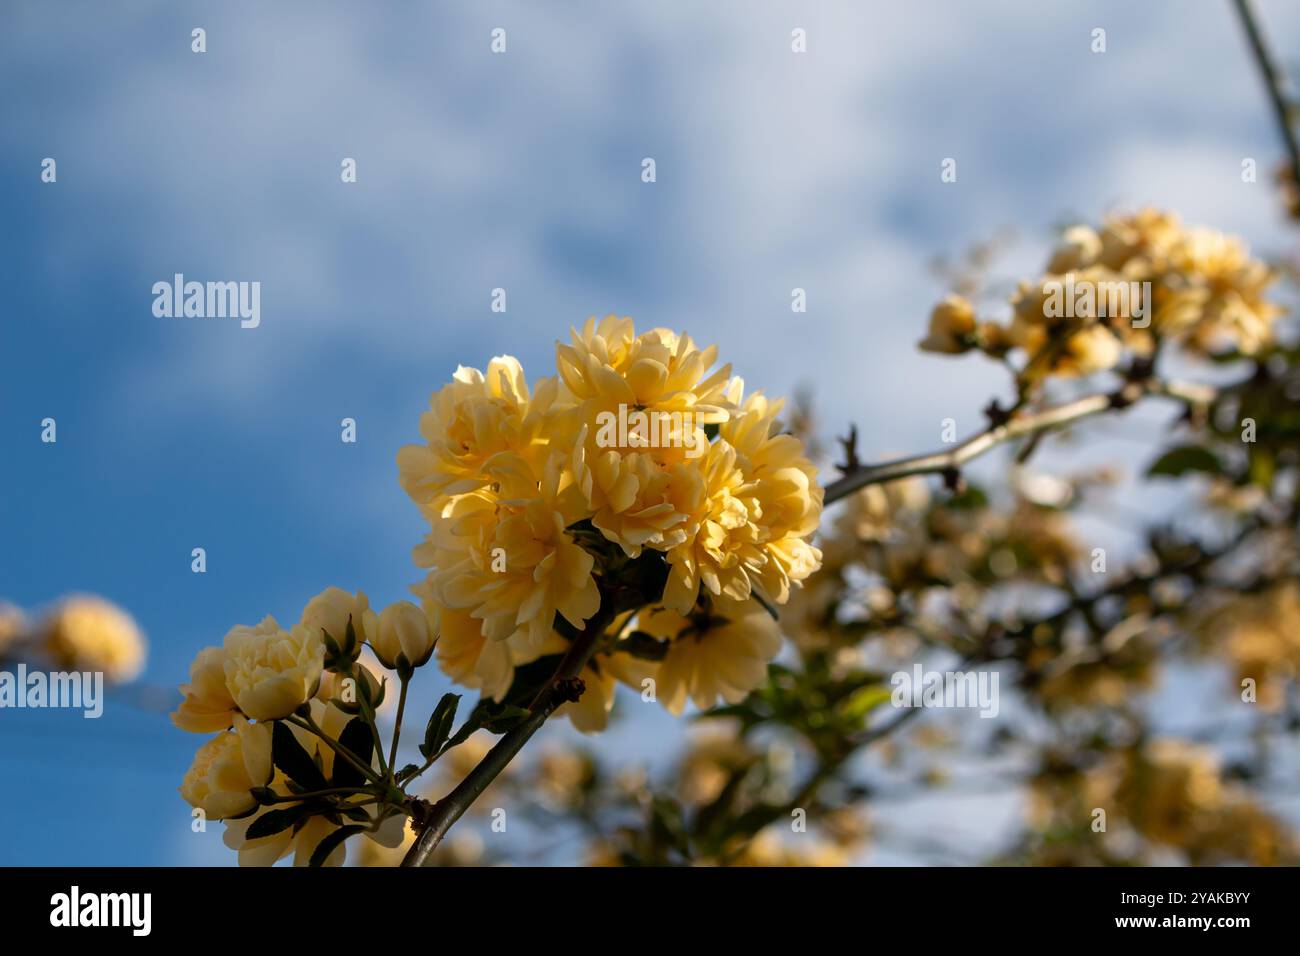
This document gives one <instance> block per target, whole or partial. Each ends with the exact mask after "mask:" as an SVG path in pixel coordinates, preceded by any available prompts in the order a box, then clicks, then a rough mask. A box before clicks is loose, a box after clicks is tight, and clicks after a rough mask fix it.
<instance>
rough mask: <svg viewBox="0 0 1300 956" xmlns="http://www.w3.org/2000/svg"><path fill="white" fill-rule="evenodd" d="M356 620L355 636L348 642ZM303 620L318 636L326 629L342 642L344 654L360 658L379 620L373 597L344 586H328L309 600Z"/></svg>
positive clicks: (338, 642)
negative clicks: (349, 590)
mask: <svg viewBox="0 0 1300 956" xmlns="http://www.w3.org/2000/svg"><path fill="white" fill-rule="evenodd" d="M349 620H350V621H351V622H352V632H353V635H354V640H353V643H352V644H351V645H349V644H348V642H347V641H348V622H349ZM302 624H304V625H305V626H306V627H308V628H310V629H311V632H312V634H314V635H315V636H316V637H322V633H321V632H322V631H323V632H324V633H326V634H328V635H329V636H330V638H331V640H333V641H334V643H335V644H337V645H338V647H339V650H340V652H341V654H342V656H344V657H347V658H348V659H349V660H354V661H355V660H356V659H357V655H358V654H360V653H361V645H362V644H364V643H366V641H369V640H373V639H374V636H375V631H376V629H377V627H378V621H377V619H376V617H375V612H374V611H372V610H370V601H369V599H368V598H367V597H366V596H365V594H364V593H363V592H361V591H358V592H357V593H356V594H355V595H352V594H349V593H348V592H347V591H344V590H343V589H342V588H326V589H325V590H324V591H322V592H321V593H320V594H318V595H316V596H315V597H314V598H312V599H311V600H310V601H308V602H307V606H306V607H305V608H303V610H302Z"/></svg>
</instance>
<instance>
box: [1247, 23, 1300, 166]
mask: <svg viewBox="0 0 1300 956" xmlns="http://www.w3.org/2000/svg"><path fill="white" fill-rule="evenodd" d="M1233 3H1234V5H1235V6H1236V8H1237V13H1238V14H1239V15H1240V16H1241V24H1242V26H1243V27H1245V30H1246V38H1247V39H1248V40H1249V41H1250V51H1251V53H1252V54H1254V57H1255V62H1256V63H1257V64H1258V65H1259V72H1260V74H1261V76H1263V78H1264V86H1265V88H1266V89H1267V91H1268V99H1269V102H1270V103H1271V104H1272V106H1273V117H1274V119H1275V120H1276V121H1277V128H1278V132H1279V133H1281V134H1282V142H1283V144H1284V145H1285V146H1286V152H1287V159H1288V161H1289V163H1290V165H1291V177H1292V179H1293V180H1294V181H1295V184H1296V186H1297V188H1300V145H1297V143H1296V135H1295V130H1294V129H1292V128H1291V120H1290V116H1289V115H1288V114H1289V112H1290V111H1289V108H1288V106H1287V102H1286V97H1284V96H1283V95H1282V82H1283V81H1282V74H1281V72H1280V71H1279V70H1278V68H1277V65H1276V63H1275V62H1274V61H1273V56H1272V54H1271V53H1270V52H1269V50H1268V47H1266V46H1265V45H1264V35H1263V33H1261V32H1260V29H1259V24H1258V22H1257V21H1256V19H1255V14H1254V12H1253V11H1252V10H1251V8H1250V0H1233Z"/></svg>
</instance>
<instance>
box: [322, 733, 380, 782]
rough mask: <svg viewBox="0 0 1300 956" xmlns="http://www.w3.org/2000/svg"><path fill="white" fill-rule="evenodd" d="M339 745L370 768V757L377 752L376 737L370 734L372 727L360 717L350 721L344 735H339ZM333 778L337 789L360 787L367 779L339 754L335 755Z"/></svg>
mask: <svg viewBox="0 0 1300 956" xmlns="http://www.w3.org/2000/svg"><path fill="white" fill-rule="evenodd" d="M339 743H340V744H341V745H342V746H344V747H346V748H347V749H348V750H350V751H352V753H354V754H356V756H357V759H358V760H360V761H361V762H362V763H363V764H365V765H367V766H369V764H370V757H371V755H372V754H373V753H374V750H375V735H374V734H372V733H371V732H370V725H369V724H367V723H366V722H365V721H364V720H362V719H361V718H360V717H353V718H352V719H351V720H349V721H348V723H347V726H346V727H344V728H343V733H341V734H339ZM333 776H334V779H333V781H332V785H333V786H335V787H359V786H361V785H362V784H363V783H364V782H365V779H366V778H365V776H364V775H363V774H362V773H361V771H360V770H358V769H357V768H356V767H354V766H352V764H350V763H349V762H348V761H347V760H346V759H345V758H344V757H342V756H340V755H339V754H335V755H334V775H333Z"/></svg>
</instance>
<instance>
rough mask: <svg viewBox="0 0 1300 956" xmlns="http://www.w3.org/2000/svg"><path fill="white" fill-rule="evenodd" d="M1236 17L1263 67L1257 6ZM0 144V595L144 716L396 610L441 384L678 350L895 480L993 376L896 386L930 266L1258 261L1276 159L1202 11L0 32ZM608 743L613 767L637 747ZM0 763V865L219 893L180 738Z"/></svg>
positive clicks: (838, 8)
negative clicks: (477, 373)
mask: <svg viewBox="0 0 1300 956" xmlns="http://www.w3.org/2000/svg"><path fill="white" fill-rule="evenodd" d="M1262 9H1263V13H1264V18H1265V22H1266V25H1267V27H1268V29H1269V33H1270V35H1271V36H1272V37H1273V38H1274V40H1275V42H1277V41H1281V40H1284V39H1285V38H1287V37H1290V36H1294V35H1296V28H1297V27H1300V8H1298V7H1295V6H1294V5H1288V4H1284V3H1277V2H1274V3H1265V4H1263V5H1262ZM194 27H203V28H204V29H205V30H206V31H207V46H208V51H207V52H206V53H204V54H202V55H199V54H194V53H192V52H191V51H190V42H191V41H190V31H191V30H192V29H193V28H194ZM494 27H503V28H505V29H506V31H507V42H508V52H507V53H506V54H505V55H492V54H491V53H490V51H489V33H490V31H491V30H492V29H493V28H494ZM794 27H802V28H804V29H806V30H807V32H808V52H807V53H806V54H803V55H794V54H792V53H791V52H790V31H791V29H793V28H794ZM1095 27H1102V28H1104V29H1106V31H1107V47H1108V48H1107V52H1106V53H1104V54H1094V53H1092V52H1090V49H1089V44H1090V34H1091V31H1092V29H1093V28H1095ZM0 115H3V116H4V122H3V123H0V209H3V221H4V225H5V228H4V230H3V234H0V277H2V278H3V285H4V289H5V293H6V294H5V307H4V309H3V313H0V323H2V324H0V359H2V360H3V374H0V449H3V456H4V457H3V461H4V467H3V469H2V470H0V490H2V491H3V494H0V540H3V543H4V545H5V546H4V547H3V549H0V553H3V554H4V557H3V559H0V597H4V598H7V599H9V600H11V601H13V602H15V603H17V604H20V605H22V606H25V607H37V606H40V605H43V604H45V603H47V602H49V601H52V600H54V599H55V598H57V597H59V596H60V595H62V594H65V593H67V592H69V591H91V592H96V593H100V594H103V595H105V596H107V597H109V598H111V599H112V600H114V601H116V602H118V603H120V604H122V605H124V606H125V607H127V608H129V609H130V610H131V611H132V613H133V614H134V615H135V616H136V617H137V618H138V619H139V621H140V622H141V624H142V626H143V627H144V629H145V630H146V632H147V634H148V637H149V641H150V659H149V665H148V669H147V672H146V674H145V675H144V681H145V682H146V683H148V684H151V685H160V686H168V685H175V684H176V683H178V682H180V681H181V680H183V679H184V677H185V674H186V668H187V666H188V663H189V661H190V659H191V658H192V657H193V655H194V653H195V652H196V651H197V650H198V648H199V647H201V646H203V645H204V644H210V643H218V642H219V641H220V639H221V637H222V635H223V634H224V633H225V631H226V630H227V629H228V628H229V627H230V626H231V625H233V624H235V623H246V622H253V621H256V620H259V619H260V618H261V617H262V616H263V615H265V614H267V613H274V614H275V615H277V616H278V617H280V618H281V619H294V618H296V615H297V614H298V613H299V611H300V609H301V606H302V604H303V603H304V601H305V600H306V599H307V598H308V597H310V596H311V595H312V594H314V593H316V592H317V591H319V590H320V589H322V588H323V587H325V586H326V585H329V584H337V585H340V586H343V587H347V588H360V589H362V590H365V591H366V592H367V593H368V594H369V595H370V597H371V599H372V603H374V604H382V603H386V602H389V601H392V600H396V599H398V598H401V597H404V596H405V594H406V587H407V586H408V585H409V584H410V583H411V582H412V581H414V580H416V578H417V576H418V575H417V569H416V568H415V567H414V566H413V564H412V562H411V560H410V548H411V546H412V545H414V544H415V543H416V542H417V541H418V539H419V536H420V533H421V527H420V521H419V517H418V514H417V513H416V511H415V509H414V507H413V506H412V505H411V504H410V503H409V502H408V501H407V499H406V498H405V496H404V495H403V494H402V492H401V490H400V489H399V487H398V485H397V482H396V468H395V465H394V455H395V453H396V450H397V448H398V447H399V446H400V445H401V444H403V443H405V442H408V441H411V440H414V439H415V437H416V436H417V420H418V416H419V413H420V411H421V410H422V408H423V407H424V404H425V401H426V399H427V396H428V393H429V392H430V391H431V390H432V389H433V388H435V387H437V386H438V385H439V384H441V383H442V382H443V381H445V380H446V379H447V378H448V377H449V375H450V373H451V372H452V371H453V370H454V369H455V367H456V365H457V364H460V363H464V364H468V365H478V366H482V365H483V364H484V363H486V361H487V360H488V359H489V358H490V357H491V356H493V355H495V354H500V353H503V352H509V353H511V354H514V355H517V356H518V357H519V358H520V359H521V360H522V361H523V363H524V365H525V368H526V369H527V370H528V372H529V374H530V376H539V375H543V374H548V373H549V372H551V371H552V362H553V359H552V354H553V344H554V341H555V340H556V339H557V338H561V337H564V336H565V335H566V334H567V329H568V327H569V326H570V325H571V324H575V323H580V322H581V321H582V320H583V319H584V318H585V317H586V316H587V315H589V314H592V313H597V314H604V313H606V312H610V311H617V312H619V313H621V314H630V315H633V316H635V317H636V318H637V319H638V320H639V321H640V322H642V323H644V324H647V325H668V326H673V327H677V328H682V329H685V330H687V331H689V332H690V333H691V334H692V335H693V336H695V337H696V338H697V339H702V340H706V341H711V342H717V343H718V344H719V345H720V346H721V349H722V354H723V356H724V358H725V359H726V360H728V361H731V362H733V363H734V364H735V366H736V369H737V371H738V372H739V373H740V374H742V375H743V376H744V377H745V378H746V380H747V382H748V383H749V384H750V385H751V386H753V387H761V388H763V389H764V390H766V391H768V392H769V393H773V394H783V393H788V392H789V391H790V390H792V389H793V388H794V387H795V386H797V385H800V384H808V385H811V386H812V387H813V389H814V390H815V395H816V399H817V402H818V405H819V407H820V409H821V411H822V413H823V417H824V419H825V422H826V426H827V428H828V430H830V429H840V428H841V427H842V426H843V424H844V423H845V422H847V421H849V420H855V421H857V422H858V424H859V426H860V428H861V431H862V450H863V452H864V454H866V455H870V456H877V455H883V454H886V453H889V452H895V451H903V450H920V449H922V448H928V447H930V446H931V445H933V444H935V440H936V439H937V424H936V423H937V422H939V421H940V420H941V419H942V418H944V417H947V416H949V415H953V416H955V417H956V418H957V420H958V423H959V427H960V426H962V425H963V424H964V423H966V422H969V423H970V424H971V425H972V427H973V426H974V424H975V413H976V410H977V409H978V408H980V407H981V406H982V405H983V404H984V403H985V402H986V401H987V398H988V397H989V395H990V394H992V393H993V392H994V391H995V390H996V389H997V388H998V386H999V385H1000V384H1001V383H1000V380H999V378H998V376H997V374H996V373H995V372H994V370H992V369H991V368H986V367H984V366H982V365H981V364H980V363H979V362H976V361H969V362H959V363H953V364H946V363H945V362H944V360H942V359H940V358H935V357H925V356H922V355H920V354H919V353H917V352H916V351H915V349H914V347H913V343H914V342H915V340H916V339H917V338H918V337H919V335H920V334H921V331H922V328H923V325H924V322H925V317H926V315H927V313H928V310H929V307H930V305H931V304H932V302H933V301H934V299H935V298H936V297H937V296H938V295H939V294H941V293H942V291H943V288H942V285H941V283H940V282H939V280H938V279H936V278H935V277H934V275H933V274H932V272H931V270H930V261H931V259H932V258H933V257H934V256H936V255H939V254H955V253H959V252H960V251H961V250H962V249H963V248H965V247H966V246H967V245H968V244H969V243H971V242H972V241H975V240H978V239H982V238H986V237H988V236H989V235H991V234H992V233H993V232H995V231H996V230H997V229H998V228H1000V227H1002V226H1005V225H1009V224H1012V225H1015V226H1016V227H1017V229H1018V231H1019V237H1020V241H1019V242H1018V243H1017V244H1016V245H1015V246H1013V247H1012V249H1011V250H1010V251H1009V254H1008V255H1009V258H1008V260H1007V262H1006V263H1005V264H1004V267H1005V269H1006V271H1007V272H1008V274H1014V273H1016V272H1018V271H1021V270H1020V269H1019V268H1018V267H1021V266H1023V271H1029V270H1032V269H1033V268H1035V267H1036V266H1037V265H1039V264H1040V263H1041V261H1042V259H1043V256H1044V248H1045V244H1046V242H1047V241H1048V236H1049V231H1050V228H1051V226H1052V225H1053V224H1054V223H1058V222H1060V221H1062V220H1063V219H1066V218H1069V217H1071V216H1074V215H1078V216H1086V217H1095V216H1096V215H1098V214H1099V213H1100V212H1101V211H1103V210H1105V209H1108V208H1114V207H1132V206H1135V205H1139V204H1143V203H1147V202H1154V203H1157V204H1162V205H1168V206H1171V207H1173V208H1176V209H1178V210H1179V211H1180V212H1181V213H1182V214H1183V216H1184V217H1185V218H1186V219H1188V220H1189V221H1193V222H1203V223H1206V224H1211V225H1214V226H1217V227H1220V228H1225V229H1229V230H1232V231H1237V232H1240V233H1241V234H1242V235H1244V236H1246V237H1248V238H1249V239H1250V240H1251V241H1252V244H1253V245H1254V246H1255V248H1256V249H1257V250H1259V251H1260V252H1263V253H1274V252H1279V251H1281V250H1284V249H1285V248H1287V246H1286V242H1287V234H1286V231H1285V228H1286V227H1285V225H1284V223H1283V222H1282V220H1281V215H1280V207H1279V204H1278V202H1277V200H1276V196H1275V195H1274V193H1273V191H1272V188H1271V186H1270V185H1269V179H1270V171H1271V169H1272V168H1273V166H1274V165H1275V163H1276V162H1277V161H1278V159H1279V157H1280V155H1281V153H1280V146H1279V144H1278V142H1277V140H1276V134H1275V132H1274V130H1273V129H1272V128H1271V126H1270V120H1269V115H1268V113H1267V110H1266V104H1265V100H1264V98H1263V95H1262V93H1261V90H1260V88H1259V82H1258V78H1257V76H1256V75H1255V73H1254V67H1253V64H1252V63H1251V62H1250V60H1249V59H1248V56H1247V51H1246V46H1245V42H1244V40H1243V38H1242V37H1241V35H1240V31H1239V28H1238V25H1237V23H1236V21H1235V19H1234V17H1233V14H1232V11H1231V9H1230V6H1229V4H1228V3H1226V2H1212V0H1198V2H1191V3H1188V2H1181V3H1180V2H1174V0H1161V2H1148V3H1143V4H1131V3H1123V2H1114V3H1054V4H1040V3H1033V2H1028V0H1024V2H1007V3H997V4H980V5H973V4H964V3H958V2H956V0H952V2H937V0H920V2H910V3H907V4H884V3H870V4H861V3H847V2H845V3H832V2H825V3H818V4H815V5H797V4H792V3H778V2H746V3H741V2H734V3H711V4H707V5H702V4H688V3H649V2H641V3H628V4H601V3H595V2H589V3H563V4H561V3H550V4H540V3H531V4H524V3H475V4H472V5H471V4H467V3H417V2H410V3H393V4H386V5H385V7H384V13H383V14H382V15H380V14H379V13H377V11H375V10H372V9H370V8H367V7H365V6H362V5H358V4H343V3H313V4H306V3H284V4H276V5H274V6H272V5H267V4H255V3H252V2H228V3H222V4H220V5H210V4H201V3H179V4H177V3H169V4H164V3H161V2H158V3H151V2H137V3H120V4H107V3H89V2H86V3H75V2H70V3H62V4H49V3H37V2H28V0H14V2H9V3H6V4H4V5H3V7H2V8H0ZM647 156H649V157H654V158H655V160H656V164H657V174H658V181H657V182H656V183H654V184H645V183H642V182H641V179H640V172H641V160H642V159H643V158H644V157H647ZM1248 156H1249V157H1255V158H1257V159H1258V161H1259V166H1260V169H1261V175H1260V179H1261V182H1260V183H1258V184H1254V185H1247V184H1243V183H1242V182H1241V181H1240V176H1239V170H1240V162H1241V159H1242V158H1243V157H1248ZM45 157H54V158H55V159H56V160H57V163H58V182H57V183H55V184H45V183H42V182H41V181H40V176H39V174H40V163H41V160H42V159H43V158H45ZM344 157H352V158H355V159H356V160H357V164H358V182H357V183H355V184H343V183H341V182H340V177H339V169H340V161H341V160H342V159H343V158H344ZM945 157H955V158H956V159H957V161H958V181H957V183H955V184H941V183H940V181H939V175H938V171H939V164H940V161H941V160H942V159H943V158H945ZM177 272H181V273H184V274H185V275H186V276H187V277H189V278H193V279H199V280H245V281H259V282H261V285H262V321H261V325H260V327H259V328H257V329H241V328H239V326H238V323H236V322H232V321H222V320H210V321H207V320H202V319H161V318H156V317H155V316H154V315H153V313H152V309H151V305H152V298H153V297H152V295H151V292H150V289H151V287H152V285H153V283H154V282H156V281H159V280H168V279H170V277H171V276H172V275H173V274H174V273H177ZM796 286H797V287H802V288H805V289H806V290H807V293H808V301H809V311H808V313H807V314H806V315H792V314H791V312H790V309H789V301H790V290H791V289H792V288H794V287H796ZM495 287H504V288H506V289H507V293H508V302H509V306H508V312H507V313H506V314H493V313H492V312H490V311H489V297H490V294H491V290H492V289H493V288H495ZM46 417H53V418H55V419H56V420H57V422H58V438H59V440H58V443H57V444H56V445H47V444H42V443H41V442H40V440H39V435H40V422H41V420H42V419H43V418H46ZM344 417H351V418H354V419H356V421H357V423H358V436H359V440H358V442H357V443H356V444H355V445H347V444H343V443H342V442H340V440H339V422H340V419H342V418H344ZM194 547H203V548H205V549H206V550H207V554H208V572H207V573H206V574H205V575H195V574H192V573H191V571H190V551H191V549H192V548H194ZM441 689H442V688H441V684H440V683H439V682H438V681H436V680H435V681H431V682H430V683H429V686H428V688H427V693H428V694H429V695H430V699H432V695H433V694H435V693H437V692H438V691H439V690H441ZM633 723H634V724H635V725H636V727H635V731H633V730H629V729H625V730H623V731H619V732H618V733H619V734H620V735H622V738H625V739H629V740H632V739H634V740H635V741H637V742H639V743H640V745H642V747H641V749H642V751H644V752H646V753H650V752H652V751H654V752H658V751H662V750H665V749H666V745H665V746H659V745H655V747H650V746H649V745H645V741H646V740H647V739H650V738H655V739H663V740H669V741H670V740H671V738H672V735H673V733H675V730H674V728H673V725H672V724H671V722H669V721H667V720H666V719H661V717H660V716H659V715H656V716H653V717H651V716H638V717H637V718H636V720H635V721H634V722H633ZM648 728H653V732H650V731H649V730H648ZM92 731H93V732H92ZM0 739H3V744H2V750H0V768H3V771H4V776H5V778H6V781H7V782H9V783H10V784H11V785H10V786H6V787H5V788H3V790H2V791H0V817H3V818H4V819H6V820H10V821H16V820H22V821H23V824H22V825H21V826H18V827H12V828H11V832H10V833H9V834H7V839H6V840H4V841H3V842H0V863H6V864H12V863H64V862H84V863H109V862H128V863H141V864H149V863H189V862H229V855H228V854H226V853H225V851H224V850H222V849H221V848H220V846H219V829H220V828H219V827H214V828H213V831H212V832H211V833H209V834H207V835H206V836H205V837H202V838H200V837H194V836H192V835H191V834H190V832H189V816H188V812H187V811H188V808H187V807H186V806H185V804H184V803H183V802H181V801H180V799H179V797H178V796H177V795H176V792H175V787H176V786H177V784H178V783H179V781H180V778H181V775H182V774H183V772H184V770H185V768H186V767H187V766H188V762H189V759H190V756H191V754H192V752H193V748H194V746H195V745H196V743H197V740H196V738H193V737H190V736H188V735H185V734H182V733H180V732H179V731H176V730H174V729H173V728H172V727H171V726H170V724H169V723H168V722H167V721H166V719H165V717H159V716H157V715H154V714H151V713H147V712H143V711H140V710H138V709H135V708H132V707H130V706H127V705H126V704H124V703H123V704H122V705H121V706H110V708H109V711H108V713H107V714H106V715H105V717H104V718H103V719H101V720H99V721H96V722H85V721H81V720H80V718H79V717H77V718H72V717H68V716H66V715H61V714H55V713H49V712H46V713H38V714H33V713H31V712H27V713H22V714H15V713H13V712H4V713H0ZM619 739H620V737H619V736H615V737H611V738H610V740H611V741H617V740H619ZM606 745H607V746H610V745H612V744H606ZM25 781H31V783H32V786H26V785H24V782H25ZM14 782H17V783H18V785H13V783H14ZM37 793H39V794H40V796H39V799H37V798H36V797H35V796H34V795H35V794H37ZM881 859H882V861H887V860H885V858H881Z"/></svg>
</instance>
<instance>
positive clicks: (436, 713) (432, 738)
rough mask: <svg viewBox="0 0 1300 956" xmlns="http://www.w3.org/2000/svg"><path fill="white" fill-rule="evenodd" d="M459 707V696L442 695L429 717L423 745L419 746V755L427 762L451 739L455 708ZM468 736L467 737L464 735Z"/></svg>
mask: <svg viewBox="0 0 1300 956" xmlns="http://www.w3.org/2000/svg"><path fill="white" fill-rule="evenodd" d="M459 705H460V694H443V695H442V700H440V701H438V706H437V707H435V708H434V709H433V713H432V714H430V715H429V723H428V725H427V726H426V727H425V728H424V743H422V744H420V753H421V754H422V755H423V756H424V759H426V760H428V759H429V758H430V757H432V756H433V755H434V754H436V753H437V752H438V751H440V750H441V749H442V745H443V744H445V743H446V742H447V740H448V738H450V737H451V725H452V724H453V723H454V722H455V720H456V708H457V707H458V706H459ZM466 736H468V735H466Z"/></svg>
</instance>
